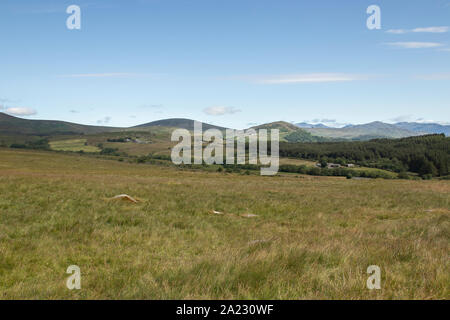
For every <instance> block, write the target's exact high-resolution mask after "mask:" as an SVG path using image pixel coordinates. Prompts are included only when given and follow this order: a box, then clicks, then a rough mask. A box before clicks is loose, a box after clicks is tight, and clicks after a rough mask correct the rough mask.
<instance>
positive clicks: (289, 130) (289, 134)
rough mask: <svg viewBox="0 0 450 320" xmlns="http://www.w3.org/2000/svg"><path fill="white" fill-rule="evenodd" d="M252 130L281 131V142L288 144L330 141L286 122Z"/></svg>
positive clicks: (273, 123) (255, 127)
mask: <svg viewBox="0 0 450 320" xmlns="http://www.w3.org/2000/svg"><path fill="white" fill-rule="evenodd" d="M251 129H255V130H258V129H267V130H270V129H278V130H279V131H280V140H281V141H287V142H321V141H330V139H326V138H323V137H318V136H314V135H312V134H311V133H309V132H307V131H306V130H304V129H302V128H299V127H297V126H296V125H294V124H292V123H289V122H285V121H276V122H271V123H266V124H262V125H259V126H254V127H251Z"/></svg>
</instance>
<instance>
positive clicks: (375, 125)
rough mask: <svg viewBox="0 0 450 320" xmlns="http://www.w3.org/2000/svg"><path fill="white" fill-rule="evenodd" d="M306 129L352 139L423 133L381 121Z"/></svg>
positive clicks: (406, 135) (310, 131) (334, 136)
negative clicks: (341, 126)
mask: <svg viewBox="0 0 450 320" xmlns="http://www.w3.org/2000/svg"><path fill="white" fill-rule="evenodd" d="M304 130H306V131H307V132H309V133H311V134H312V135H316V136H321V137H328V138H338V139H350V140H370V139H375V138H404V137H411V136H417V135H420V134H421V133H418V132H414V131H411V130H407V129H403V128H399V127H397V126H396V125H393V124H388V123H383V122H380V121H375V122H370V123H367V124H360V125H351V126H347V127H344V128H305V129H304Z"/></svg>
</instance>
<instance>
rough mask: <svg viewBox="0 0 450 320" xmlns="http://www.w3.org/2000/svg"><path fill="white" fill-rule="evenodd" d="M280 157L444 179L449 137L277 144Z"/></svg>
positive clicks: (448, 163) (448, 162)
mask: <svg viewBox="0 0 450 320" xmlns="http://www.w3.org/2000/svg"><path fill="white" fill-rule="evenodd" d="M280 156H283V157H293V158H303V159H313V160H318V161H320V160H323V161H326V162H335V163H340V164H347V163H356V164H359V165H361V166H367V167H373V168H380V169H386V170H391V171H394V172H399V173H400V172H405V171H410V172H415V173H418V174H419V175H422V176H424V175H433V176H446V175H448V174H449V167H450V137H446V136H445V135H443V134H432V135H425V136H417V137H408V138H402V139H374V140H370V141H352V142H319V143H280Z"/></svg>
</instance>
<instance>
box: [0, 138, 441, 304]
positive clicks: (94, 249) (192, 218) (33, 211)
mask: <svg viewBox="0 0 450 320" xmlns="http://www.w3.org/2000/svg"><path fill="white" fill-rule="evenodd" d="M72 143H75V142H73V141H72ZM77 143H78V144H80V143H81V141H78V142H77ZM81 145H82V146H84V143H81ZM66 147H67V146H66ZM118 194H128V195H130V196H132V197H135V198H136V199H138V200H139V202H138V203H132V202H126V201H116V200H111V199H110V198H111V197H113V196H115V195H118ZM449 200H450V182H449V181H448V180H437V179H432V180H401V179H346V178H345V177H325V176H311V175H302V174H279V175H277V176H272V177H263V176H259V175H257V174H249V175H246V174H239V173H227V172H226V171H222V172H216V171H215V172H208V171H205V170H196V169H192V168H184V169H183V168H177V167H174V166H164V165H157V164H148V163H130V162H127V161H123V162H119V161H113V160H107V159H103V158H98V157H96V156H90V155H87V154H76V153H64V152H55V151H38V150H26V149H23V150H22V149H9V148H0V256H1V259H0V298H2V299H20V298H23V299H37V298H45V299H47V298H48V299H58V298H65V299H67V298H70V299H86V298H92V299H108V298H111V299H138V298H143V299H162V298H165V299H178V298H182V299H188V298H195V299H197V298H205V299H210V298H224V299H232V298H234V299H240V298H241V299H246V298H249V299H257V298H261V299H281V298H285V299H318V298H326V299H382V298H386V299H449V298H450V289H449V284H450V276H449V275H450V272H449V271H450V268H449V267H450V266H449V261H450V260H449V255H448V254H449V252H450V250H449V249H450V248H449V244H450V241H449V235H450V210H449V208H450V203H449ZM73 264H75V265H78V266H79V267H80V269H81V286H82V288H81V290H68V289H67V287H66V279H67V277H68V276H69V275H68V274H66V269H67V267H68V266H69V265H73ZM369 265H378V266H379V267H380V268H381V275H382V279H381V289H380V290H368V289H367V288H366V280H367V277H368V276H369V275H368V274H367V273H366V269H367V267H368V266H369Z"/></svg>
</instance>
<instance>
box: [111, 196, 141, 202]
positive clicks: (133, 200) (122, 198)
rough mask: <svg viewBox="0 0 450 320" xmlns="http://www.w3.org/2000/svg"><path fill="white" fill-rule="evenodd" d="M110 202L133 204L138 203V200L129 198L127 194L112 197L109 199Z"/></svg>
mask: <svg viewBox="0 0 450 320" xmlns="http://www.w3.org/2000/svg"><path fill="white" fill-rule="evenodd" d="M110 199H111V200H125V201H129V202H133V203H138V200H136V199H134V198H132V197H130V196H129V195H127V194H119V195H117V196H114V197H112V198H110Z"/></svg>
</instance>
